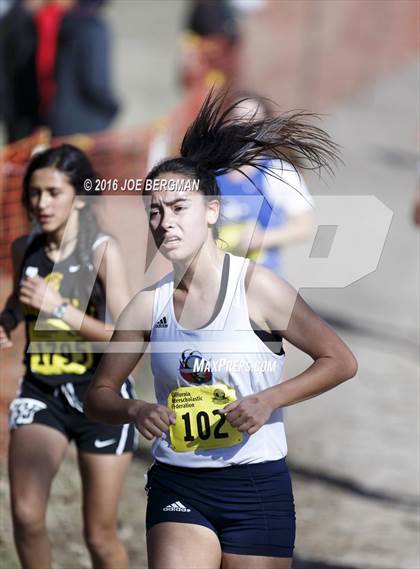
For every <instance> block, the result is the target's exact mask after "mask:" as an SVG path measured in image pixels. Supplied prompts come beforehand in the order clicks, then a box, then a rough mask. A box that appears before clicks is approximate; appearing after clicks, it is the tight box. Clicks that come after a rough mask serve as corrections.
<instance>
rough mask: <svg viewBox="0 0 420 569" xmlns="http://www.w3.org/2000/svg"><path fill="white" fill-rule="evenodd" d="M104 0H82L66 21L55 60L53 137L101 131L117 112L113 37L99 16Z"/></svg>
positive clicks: (50, 123)
mask: <svg viewBox="0 0 420 569" xmlns="http://www.w3.org/2000/svg"><path fill="white" fill-rule="evenodd" d="M104 3H105V0H79V2H78V5H77V6H76V7H75V8H74V9H73V10H71V11H70V12H68V13H67V14H66V15H65V16H64V18H63V20H62V25H61V29H60V34H59V40H58V50H57V61H56V95H55V99H54V102H53V104H52V108H51V112H50V113H49V119H48V126H49V127H50V128H51V130H52V134H53V136H66V135H71V134H77V133H91V132H100V131H102V130H105V129H106V128H108V127H109V125H110V124H111V122H112V120H113V119H114V117H115V115H116V114H117V111H118V107H119V105H118V102H117V100H116V98H115V96H114V94H113V92H112V88H111V77H110V38H109V32H108V27H107V25H106V23H105V22H104V21H103V20H102V18H101V17H100V15H99V10H100V7H101V6H102V5H103V4H104Z"/></svg>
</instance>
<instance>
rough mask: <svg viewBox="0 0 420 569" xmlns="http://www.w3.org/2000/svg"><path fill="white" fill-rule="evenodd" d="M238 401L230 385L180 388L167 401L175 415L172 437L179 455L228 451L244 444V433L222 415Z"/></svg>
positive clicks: (170, 431) (173, 446) (171, 428)
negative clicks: (220, 449) (219, 449)
mask: <svg viewBox="0 0 420 569" xmlns="http://www.w3.org/2000/svg"><path fill="white" fill-rule="evenodd" d="M233 401H236V395H235V390H234V389H233V387H228V386H227V385H223V384H220V385H202V386H200V387H178V388H177V389H174V390H173V391H171V393H170V394H169V397H168V407H169V408H170V409H172V411H174V412H175V413H176V423H175V425H171V426H170V428H169V433H170V436H171V446H172V448H173V450H175V451H176V452H186V451H193V450H198V449H211V448H225V447H231V446H234V445H237V444H239V443H241V442H242V438H243V437H242V433H240V432H239V431H238V430H237V429H235V428H234V427H232V426H231V425H230V423H228V421H227V420H226V417H225V416H224V415H223V414H221V413H220V409H223V407H225V406H226V405H227V404H228V403H232V402H233Z"/></svg>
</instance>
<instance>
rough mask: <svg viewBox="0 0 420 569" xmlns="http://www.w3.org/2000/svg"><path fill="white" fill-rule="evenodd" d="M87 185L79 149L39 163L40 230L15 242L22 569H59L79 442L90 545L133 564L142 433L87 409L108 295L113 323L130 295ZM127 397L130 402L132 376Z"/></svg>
mask: <svg viewBox="0 0 420 569" xmlns="http://www.w3.org/2000/svg"><path fill="white" fill-rule="evenodd" d="M86 179H90V180H91V181H92V183H94V181H95V175H94V173H93V170H92V167H91V164H90V162H89V160H88V159H87V157H86V156H85V155H84V154H83V153H82V152H81V151H79V150H78V149H77V148H75V147H72V146H70V145H63V146H60V147H58V148H52V149H49V150H46V151H45V152H42V153H39V154H37V155H35V156H34V158H33V159H32V160H31V162H30V164H29V166H28V168H27V171H26V175H25V177H24V182H23V204H24V206H25V208H26V210H27V212H28V214H29V216H30V218H32V219H33V220H34V221H36V222H37V223H38V225H39V227H40V229H41V232H40V233H36V234H34V235H31V236H29V237H22V238H20V239H18V240H17V241H16V242H15V243H14V244H13V248H12V251H13V265H14V290H13V293H12V295H11V296H10V297H9V299H8V301H7V303H6V307H5V309H4V311H3V312H2V314H1V317H0V347H1V348H7V347H8V346H10V345H11V340H10V332H11V330H13V329H14V328H15V327H16V326H17V324H18V323H19V322H20V321H21V320H24V322H25V325H26V332H27V347H26V348H27V349H26V350H25V365H26V372H25V375H24V378H23V381H22V383H21V386H20V391H19V393H18V395H17V397H16V399H15V400H14V401H13V402H12V403H11V406H10V426H11V436H10V445H9V465H10V469H9V472H10V482H11V485H10V486H11V504H12V513H13V522H14V535H15V542H16V547H17V551H18V554H19V558H20V562H21V564H22V567H23V568H24V569H39V568H40V567H42V569H49V568H51V551H50V545H49V542H48V536H47V532H46V527H45V514H46V507H47V501H48V495H49V489H50V485H51V482H52V480H53V478H54V476H55V474H56V473H57V471H58V469H59V467H60V464H61V462H62V460H63V458H64V455H65V452H66V449H67V446H68V444H69V442H70V441H71V440H74V441H75V443H76V446H77V449H78V460H79V466H80V471H81V480H82V486H83V513H84V516H83V521H84V536H85V539H86V543H87V546H88V548H89V552H90V554H91V557H92V563H93V567H94V568H99V567H101V568H108V569H115V567H119V568H122V569H124V568H126V567H128V561H127V554H126V551H125V549H124V547H123V545H122V543H121V542H120V540H119V538H118V535H117V528H116V526H117V508H118V502H119V497H120V492H121V486H122V483H123V480H124V477H125V475H126V472H127V468H128V466H129V463H130V460H131V457H132V450H133V447H134V444H135V433H134V427H133V425H129V424H128V423H127V424H124V425H117V426H110V425H104V424H101V423H97V422H95V421H91V420H90V419H88V418H87V417H86V416H85V415H84V413H83V402H84V399H85V395H86V391H87V388H88V385H89V382H90V380H91V379H92V376H93V374H94V371H95V369H96V367H97V365H98V363H99V361H100V357H101V354H99V353H95V350H94V342H107V341H108V340H109V338H110V335H111V330H110V328H109V325H107V326H105V323H104V322H105V298H106V300H107V306H108V307H109V311H110V315H111V316H112V318H113V319H116V318H117V317H118V315H119V313H120V312H121V310H122V309H123V308H124V306H125V304H126V303H127V302H128V300H129V290H128V286H127V283H126V279H125V275H124V267H123V264H122V260H121V256H120V253H119V249H118V246H117V244H116V242H115V241H114V240H113V239H112V238H110V237H109V236H106V235H104V234H102V233H101V232H100V230H99V228H98V225H97V223H96V219H95V217H94V215H93V212H92V211H91V209H90V204H89V203H88V200H85V199H84V189H83V183H84V181H85V180H86ZM86 195H87V194H86ZM101 260H102V261H105V262H101ZM105 264H106V267H107V279H106V280H105ZM109 275H110V278H108V276H109ZM41 308H42V310H41ZM119 396H120V397H121V398H125V399H131V398H133V389H132V381H131V380H130V379H128V380H126V381H125V382H123V384H122V386H121V391H120V394H119Z"/></svg>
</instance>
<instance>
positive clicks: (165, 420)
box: [135, 401, 176, 441]
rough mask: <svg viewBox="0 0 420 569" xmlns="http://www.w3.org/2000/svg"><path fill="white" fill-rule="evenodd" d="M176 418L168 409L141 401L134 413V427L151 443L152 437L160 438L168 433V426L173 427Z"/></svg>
mask: <svg viewBox="0 0 420 569" xmlns="http://www.w3.org/2000/svg"><path fill="white" fill-rule="evenodd" d="M175 421H176V417H175V413H173V412H172V411H171V410H170V409H168V407H165V406H164V405H157V404H156V403H147V402H146V401H142V402H141V405H139V407H138V411H137V413H136V419H135V423H136V427H137V429H138V430H139V431H140V433H141V434H142V435H143V437H145V438H146V439H148V440H149V441H151V440H152V439H153V437H161V436H162V434H163V433H167V432H168V431H169V426H170V425H175Z"/></svg>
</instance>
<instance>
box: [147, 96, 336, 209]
mask: <svg viewBox="0 0 420 569" xmlns="http://www.w3.org/2000/svg"><path fill="white" fill-rule="evenodd" d="M226 99H227V94H226V93H222V94H219V95H215V93H214V91H213V90H212V91H210V93H209V95H208V96H207V98H206V100H205V101H204V103H203V105H202V107H201V109H200V111H199V113H198V115H197V117H196V119H195V120H194V122H193V123H192V125H191V126H190V127H189V128H188V130H187V132H186V134H185V136H184V139H183V141H182V144H181V150H180V156H179V157H176V158H169V159H165V160H163V161H162V162H160V163H159V164H157V165H156V166H155V167H154V168H152V170H151V171H150V172H149V174H148V175H147V178H146V180H153V179H154V178H157V177H158V176H160V175H162V174H167V173H174V174H175V173H177V174H182V175H184V176H186V177H189V178H193V179H198V180H199V190H200V192H201V193H203V194H204V195H205V196H211V197H214V198H216V199H220V189H219V187H218V185H217V181H216V176H219V175H222V174H225V173H227V172H228V171H230V170H236V171H238V172H241V173H242V174H243V175H244V176H245V177H246V178H248V179H249V180H250V182H252V183H254V182H253V181H252V180H251V178H249V176H247V175H246V173H245V172H244V171H243V170H241V168H242V167H244V166H247V165H250V166H254V167H255V168H257V169H258V170H260V171H261V172H262V173H263V174H264V175H269V176H273V177H275V178H278V179H282V177H281V174H279V170H278V169H276V170H275V171H274V170H273V169H272V168H270V164H269V162H267V161H266V159H267V158H274V159H279V160H281V161H286V162H288V163H290V164H291V165H292V166H293V167H294V169H295V170H296V171H297V167H299V168H300V169H304V170H318V171H322V170H325V171H327V172H329V173H332V172H333V165H334V164H335V162H337V161H338V159H339V150H338V145H336V144H335V143H334V142H333V141H332V140H331V138H330V136H329V135H328V134H327V133H326V132H325V131H324V130H322V129H321V128H319V127H318V126H315V125H314V124H312V122H313V121H314V120H317V119H319V116H318V115H316V114H313V113H309V112H306V111H300V110H299V111H290V112H287V113H281V114H278V115H272V116H271V115H269V116H266V117H264V118H263V119H260V120H253V117H250V120H238V119H235V118H234V117H233V116H232V113H233V111H234V110H235V109H237V108H239V107H240V105H241V103H243V102H244V101H248V100H252V99H253V97H252V96H251V97H244V98H242V99H239V100H236V101H235V102H234V103H233V104H230V105H228V106H226ZM291 156H292V157H295V159H293V158H291ZM280 172H281V170H280ZM298 175H299V174H298ZM285 183H287V182H285ZM254 185H255V184H254ZM257 189H258V188H257Z"/></svg>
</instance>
